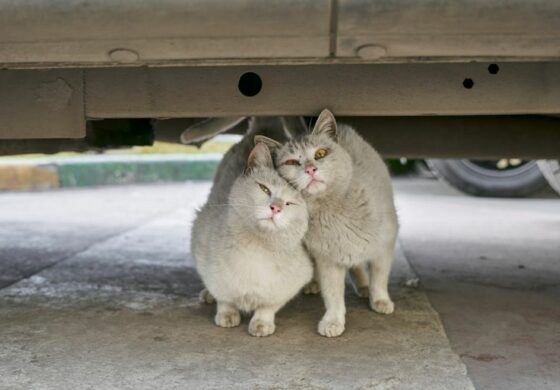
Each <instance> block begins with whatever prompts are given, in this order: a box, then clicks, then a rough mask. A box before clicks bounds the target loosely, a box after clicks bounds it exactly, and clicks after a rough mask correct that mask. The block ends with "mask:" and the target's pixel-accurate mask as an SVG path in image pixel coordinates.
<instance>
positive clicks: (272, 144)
mask: <svg viewBox="0 0 560 390" xmlns="http://www.w3.org/2000/svg"><path fill="white" fill-rule="evenodd" d="M254 140H255V145H256V144H258V143H259V142H262V143H263V144H265V145H266V146H268V150H270V152H271V153H274V152H275V151H276V150H278V149H280V147H281V146H282V144H281V143H280V142H278V141H276V140H273V139H272V138H268V137H265V136H264V135H255V138H254Z"/></svg>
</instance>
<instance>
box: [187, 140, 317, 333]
mask: <svg viewBox="0 0 560 390" xmlns="http://www.w3.org/2000/svg"><path fill="white" fill-rule="evenodd" d="M251 142H252V141H251ZM262 148H264V149H265V150H266V153H267V154H268V156H265V155H263V154H262V153H263V149H262ZM236 158H237V159H238V160H239V158H238V156H237V157H236ZM228 163H231V161H228V160H227V159H226V160H225V161H223V162H222V165H224V164H228ZM233 165H235V164H233ZM249 167H250V169H249V172H247V173H246V174H241V175H238V177H237V178H236V179H235V180H234V181H233V184H227V182H228V180H229V179H227V178H228V177H231V175H232V173H231V171H235V169H236V168H235V166H234V167H228V168H222V169H221V170H220V172H221V174H220V175H219V176H218V177H219V178H221V179H220V180H221V181H220V180H217V181H216V183H215V185H214V187H213V189H212V193H211V194H210V196H209V201H208V203H207V204H206V205H205V206H204V207H203V208H202V209H201V210H200V212H199V214H198V216H197V219H196V221H195V222H194V226H193V232H192V242H191V248H192V253H193V256H194V259H195V264H196V268H197V271H198V273H199V274H200V276H201V278H202V280H203V282H204V284H205V286H206V288H207V289H208V291H209V292H210V294H211V295H210V296H208V294H206V293H203V299H204V300H205V301H211V298H212V297H214V298H215V299H216V301H217V314H216V318H215V322H216V324H217V325H219V326H222V327H232V326H237V325H239V323H240V315H239V311H240V310H241V311H245V312H251V311H254V315H253V318H252V319H251V322H250V324H249V332H250V333H251V334H252V335H254V336H268V335H270V334H272V333H273V332H274V330H275V323H274V317H275V313H276V312H277V311H278V310H279V309H280V308H281V307H282V306H284V305H285V304H286V303H287V302H288V301H289V300H290V299H291V298H293V297H294V296H295V295H296V294H297V293H298V292H299V291H300V289H301V288H302V287H303V286H304V285H305V284H306V283H307V282H309V280H310V279H311V276H312V272H313V269H312V264H311V261H310V259H309V257H308V255H307V252H306V251H305V250H304V247H303V243H302V239H303V237H304V235H305V233H306V231H307V227H308V214H307V207H306V204H305V201H304V200H303V198H302V196H301V194H300V193H299V192H298V191H296V190H295V189H293V188H292V187H291V186H290V185H289V184H288V183H286V181H285V180H283V179H282V178H281V177H280V176H279V175H278V173H277V172H276V171H275V170H274V169H273V167H272V160H271V157H270V154H269V152H268V149H267V148H266V146H264V144H259V145H257V146H255V149H254V150H253V152H252V153H251V157H249ZM237 168H239V167H237ZM259 184H261V185H264V186H266V187H267V188H268V189H269V190H270V195H268V194H267V193H265V192H264V191H263V190H262V188H261V187H260V185H259ZM229 187H231V189H230V188H229ZM288 202H290V203H291V204H290V205H287V203H288ZM273 203H274V204H277V205H282V207H283V209H282V211H281V212H280V213H279V214H277V215H276V216H275V217H274V218H273V219H272V220H270V219H267V218H269V217H270V216H271V215H272V212H271V209H270V206H271V204H273Z"/></svg>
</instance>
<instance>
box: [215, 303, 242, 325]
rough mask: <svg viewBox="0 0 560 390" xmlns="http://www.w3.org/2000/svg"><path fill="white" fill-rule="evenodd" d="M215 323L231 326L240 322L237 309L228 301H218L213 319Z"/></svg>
mask: <svg viewBox="0 0 560 390" xmlns="http://www.w3.org/2000/svg"><path fill="white" fill-rule="evenodd" d="M214 321H215V322H216V325H218V326H221V327H222V328H233V327H234V326H238V325H239V323H240V322H241V316H240V315H239V310H237V308H235V306H233V305H232V304H230V303H227V302H222V301H218V310H217V312H216V318H215V319H214Z"/></svg>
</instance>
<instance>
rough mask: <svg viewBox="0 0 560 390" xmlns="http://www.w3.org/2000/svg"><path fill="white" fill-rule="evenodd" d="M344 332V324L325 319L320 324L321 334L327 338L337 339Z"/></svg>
mask: <svg viewBox="0 0 560 390" xmlns="http://www.w3.org/2000/svg"><path fill="white" fill-rule="evenodd" d="M342 332H344V322H342V321H336V320H330V319H329V320H327V319H325V318H323V319H322V320H321V321H320V322H319V334H320V335H321V336H325V337H337V336H340V335H341V334H342Z"/></svg>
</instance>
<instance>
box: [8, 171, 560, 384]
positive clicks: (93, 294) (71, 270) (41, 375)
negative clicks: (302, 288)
mask: <svg viewBox="0 0 560 390" xmlns="http://www.w3.org/2000/svg"><path fill="white" fill-rule="evenodd" d="M395 188H396V196H397V206H398V212H399V217H400V221H401V234H400V240H399V250H398V253H397V259H396V262H395V267H394V272H393V275H392V283H391V293H392V295H393V298H394V300H395V302H396V312H395V313H394V314H393V315H391V316H382V315H377V314H375V313H372V312H371V311H370V310H368V308H367V304H366V303H365V302H364V301H362V300H360V299H359V298H357V297H356V296H355V295H354V294H353V292H352V291H351V289H348V291H347V302H348V326H347V331H346V332H345V334H344V335H343V337H341V338H338V339H334V340H333V339H325V338H322V337H320V336H318V335H317V334H316V322H317V321H318V319H319V318H320V316H321V313H322V311H323V308H322V303H321V300H320V298H319V297H298V298H297V299H295V300H294V301H293V302H292V303H290V304H289V305H288V307H286V308H285V309H283V310H282V311H281V312H280V314H279V317H278V327H277V329H278V330H277V333H276V334H275V335H274V336H272V337H270V338H267V339H255V338H252V337H250V336H249V335H248V334H247V331H246V325H247V324H246V323H247V320H245V321H244V322H243V324H242V326H241V327H239V328H236V329H220V328H217V327H215V326H214V325H213V324H212V315H213V310H214V308H213V307H211V306H206V305H200V304H198V303H197V300H196V295H197V292H198V291H199V289H200V288H201V283H200V280H199V279H198V277H197V275H196V272H195V271H194V270H193V268H192V259H191V258H190V253H189V246H188V241H189V236H190V231H189V226H190V223H191V221H192V218H193V217H194V211H195V208H196V207H197V206H198V205H200V204H202V202H203V201H204V199H205V196H206V194H207V191H208V189H209V183H206V182H202V183H186V184H172V185H171V184H170V185H157V186H130V187H106V188H97V189H80V190H59V191H51V192H38V193H4V194H0V388H2V389H4V388H6V389H28V388H47V389H50V388H53V389H54V388H56V389H66V388H68V389H75V388H134V389H138V388H153V387H156V386H157V387H161V388H195V387H196V388H225V387H230V388H301V389H307V388H317V389H319V388H345V389H346V388H363V389H366V388H367V389H369V388H373V389H391V388H395V389H397V388H398V389H401V388H410V389H417V388H432V389H437V388H441V389H450V388H472V387H473V385H474V387H476V388H480V389H489V388H492V389H526V388H535V389H557V388H559V387H560V369H559V368H560V326H558V324H560V200H557V199H517V200H496V199H480V198H471V197H466V196H463V195H461V194H459V193H457V192H456V191H454V190H452V189H450V188H448V187H446V186H444V185H442V184H440V183H438V182H436V181H432V180H425V179H398V180H396V181H395ZM416 277H419V278H420V286H419V287H417V288H415V287H413V286H412V287H411V286H407V285H406V282H407V281H408V282H410V281H411V280H414V278H416Z"/></svg>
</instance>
